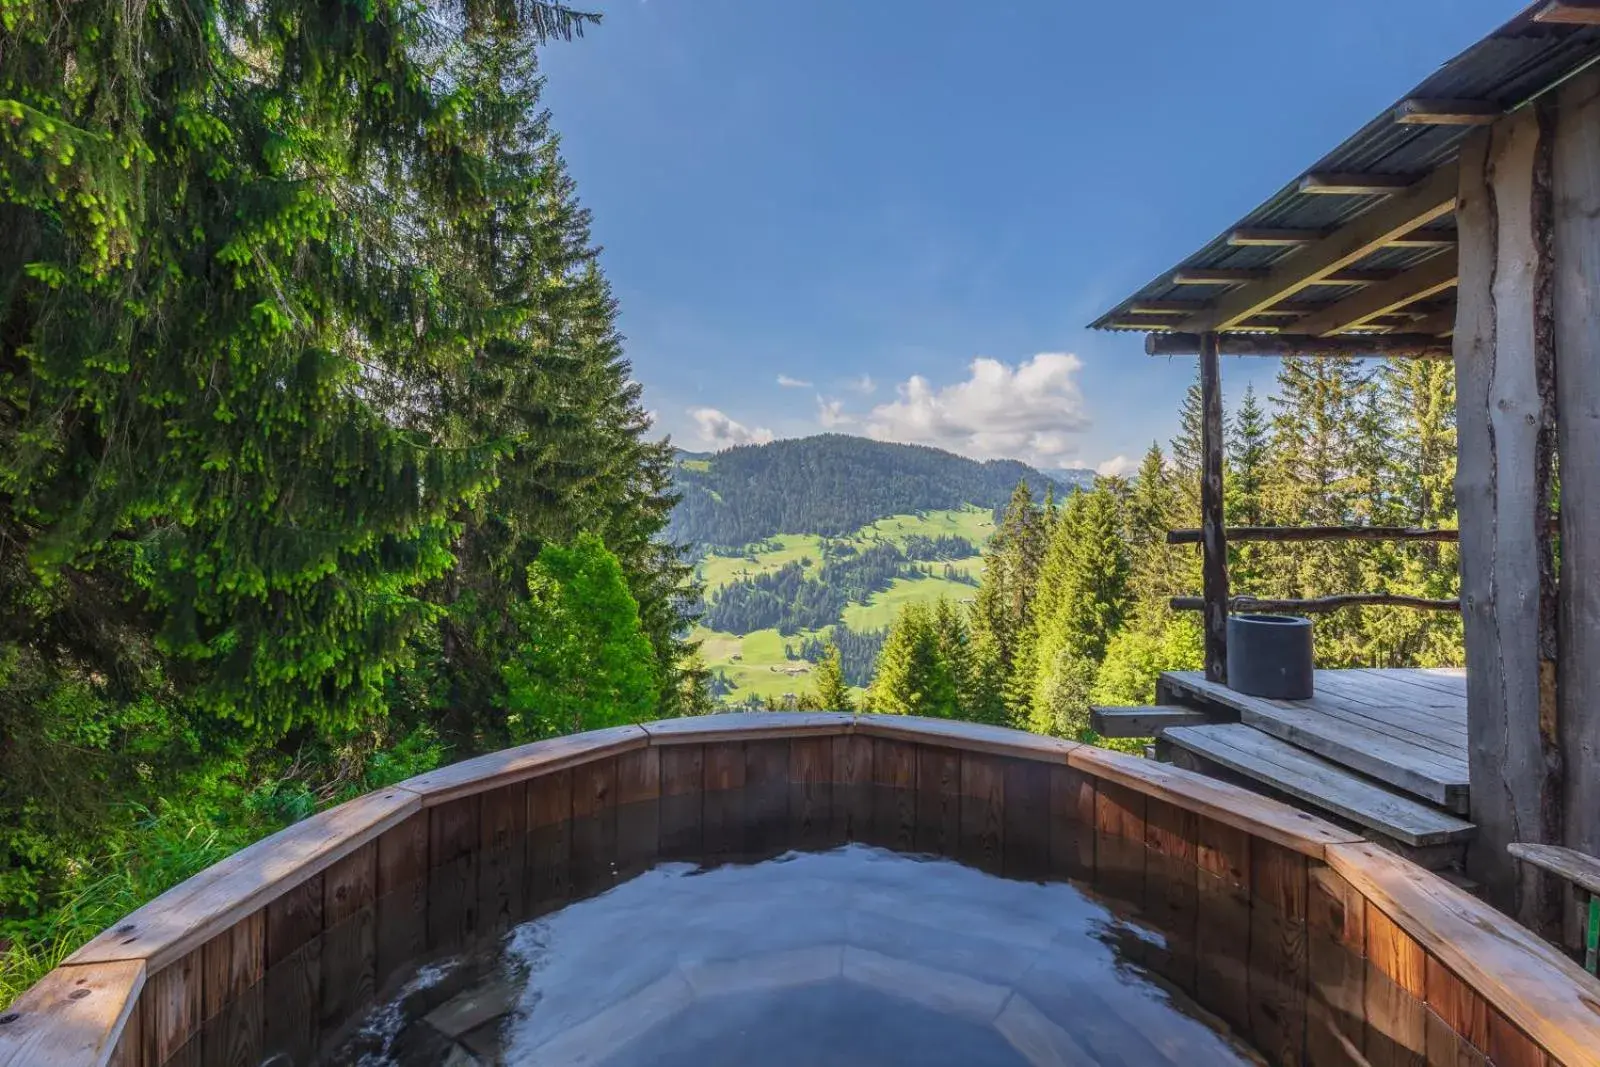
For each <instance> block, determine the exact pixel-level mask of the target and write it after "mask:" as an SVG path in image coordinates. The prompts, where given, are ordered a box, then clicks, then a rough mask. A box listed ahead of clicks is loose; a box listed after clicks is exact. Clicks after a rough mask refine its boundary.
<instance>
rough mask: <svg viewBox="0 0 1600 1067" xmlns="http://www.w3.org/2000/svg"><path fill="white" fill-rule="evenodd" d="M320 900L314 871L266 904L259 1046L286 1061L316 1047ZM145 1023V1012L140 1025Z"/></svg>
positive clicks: (319, 885)
mask: <svg viewBox="0 0 1600 1067" xmlns="http://www.w3.org/2000/svg"><path fill="white" fill-rule="evenodd" d="M323 905H324V894H323V887H322V875H320V874H319V875H317V876H316V877H315V878H313V879H311V880H310V881H308V882H305V883H303V884H301V885H298V886H296V887H295V888H293V889H291V890H289V891H288V892H287V893H285V894H283V895H282V896H281V897H279V898H278V899H277V900H274V901H273V902H272V903H270V904H268V905H267V909H266V910H267V931H266V965H267V974H266V979H265V981H264V983H263V987H264V993H265V998H266V1004H265V1008H264V1022H263V1033H262V1047H263V1050H264V1051H265V1053H266V1054H267V1055H269V1056H270V1055H272V1054H274V1053H279V1052H281V1053H283V1054H284V1055H287V1056H289V1057H291V1062H295V1061H298V1060H307V1059H308V1058H309V1057H310V1055H311V1053H312V1051H313V1050H315V1049H316V1047H317V1042H318V1039H319V1034H320V1020H321V1017H322V1012H321V1006H322V909H323ZM149 1024H150V1020H149V1018H148V1016H147V1017H146V1020H145V1026H146V1029H148V1028H149ZM146 1040H147V1041H148V1035H147V1038H146Z"/></svg>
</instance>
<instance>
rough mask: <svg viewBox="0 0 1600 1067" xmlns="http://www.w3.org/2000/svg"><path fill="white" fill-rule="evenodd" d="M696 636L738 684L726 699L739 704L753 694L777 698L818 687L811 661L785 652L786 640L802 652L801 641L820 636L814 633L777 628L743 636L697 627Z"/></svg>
mask: <svg viewBox="0 0 1600 1067" xmlns="http://www.w3.org/2000/svg"><path fill="white" fill-rule="evenodd" d="M692 636H693V637H695V638H697V639H698V640H700V641H701V642H702V644H701V646H700V649H701V654H702V655H704V656H705V660H706V662H707V663H708V664H710V665H711V666H712V667H717V668H720V669H721V670H723V671H724V672H725V673H726V674H727V675H728V677H729V678H731V679H732V680H733V683H734V684H735V685H736V686H738V688H737V689H735V690H734V691H733V692H732V693H731V694H729V695H728V696H727V697H726V698H725V699H726V700H727V701H728V702H729V703H739V702H741V701H743V700H746V699H748V698H749V697H750V696H751V694H754V695H756V696H758V697H762V698H766V697H775V698H776V697H782V696H783V695H784V694H785V693H795V694H799V693H802V692H804V691H805V690H807V689H811V688H814V685H813V683H812V670H813V668H812V666H811V664H809V663H807V662H806V661H805V660H791V659H788V658H787V657H785V656H784V654H783V646H784V644H785V643H786V642H787V643H788V644H790V645H793V646H794V648H795V651H796V652H798V651H799V650H800V642H801V641H803V640H804V639H805V638H807V637H814V636H817V635H816V634H814V633H810V632H807V633H802V634H796V635H795V636H794V637H784V636H783V635H782V634H780V633H778V631H777V630H756V631H755V632H753V633H748V634H745V635H744V636H743V637H740V636H738V635H736V634H729V633H719V632H717V631H715V630H707V629H705V628H704V627H702V626H697V627H695V629H694V633H693V635H692ZM736 657H737V658H736ZM790 671H794V672H796V673H793V674H790V673H788V672H790Z"/></svg>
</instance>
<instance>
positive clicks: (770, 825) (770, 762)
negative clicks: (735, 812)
mask: <svg viewBox="0 0 1600 1067" xmlns="http://www.w3.org/2000/svg"><path fill="white" fill-rule="evenodd" d="M790 744H791V742H790V741H789V740H788V739H785V738H778V739H765V738H763V739H759V740H755V741H747V742H745V746H744V779H745V798H744V831H745V845H744V847H745V850H746V851H747V852H751V853H755V854H757V855H766V854H768V853H772V852H776V851H779V850H781V849H783V848H784V847H785V846H786V839H787V838H788V836H789V745H790Z"/></svg>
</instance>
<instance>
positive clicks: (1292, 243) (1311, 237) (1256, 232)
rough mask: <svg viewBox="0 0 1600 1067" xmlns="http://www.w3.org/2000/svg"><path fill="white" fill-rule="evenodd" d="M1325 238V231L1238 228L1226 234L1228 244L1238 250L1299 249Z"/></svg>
mask: <svg viewBox="0 0 1600 1067" xmlns="http://www.w3.org/2000/svg"><path fill="white" fill-rule="evenodd" d="M1327 236H1328V231H1327V230H1297V229H1286V228H1284V227H1272V226H1239V227H1237V228H1235V229H1233V230H1232V231H1230V232H1229V233H1228V243H1229V244H1230V245H1234V246H1235V247H1238V248H1300V247H1303V246H1305V245H1309V244H1315V243H1317V242H1318V241H1321V240H1323V239H1324V238H1326V237H1327Z"/></svg>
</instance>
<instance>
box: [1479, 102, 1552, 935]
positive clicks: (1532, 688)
mask: <svg viewBox="0 0 1600 1067" xmlns="http://www.w3.org/2000/svg"><path fill="white" fill-rule="evenodd" d="M1549 125H1550V120H1549V116H1548V114H1547V112H1546V111H1544V110H1542V109H1540V108H1536V107H1528V108H1523V109H1522V110H1520V111H1518V112H1516V113H1515V114H1513V115H1510V116H1508V117H1506V118H1505V119H1503V120H1501V121H1499V122H1497V123H1495V124H1494V125H1493V126H1492V127H1489V128H1487V129H1485V130H1482V131H1479V132H1476V133H1474V134H1473V135H1472V136H1471V137H1470V138H1469V139H1468V140H1467V141H1466V142H1464V143H1463V145H1462V149H1461V163H1460V181H1461V185H1460V199H1459V203H1458V206H1457V209H1456V226H1457V229H1458V231H1459V234H1460V249H1461V251H1460V266H1461V273H1460V283H1459V287H1458V296H1457V304H1456V328H1455V335H1454V347H1455V365H1456V382H1457V392H1456V411H1457V433H1458V441H1459V456H1458V462H1457V468H1456V499H1457V505H1458V508H1459V510H1460V517H1461V523H1460V525H1461V599H1462V618H1463V623H1464V626H1465V631H1466V654H1467V665H1468V671H1467V724H1468V726H1467V728H1468V743H1469V757H1468V766H1469V769H1470V775H1471V782H1472V785H1471V805H1472V821H1473V822H1474V823H1476V824H1477V826H1478V835H1477V837H1476V838H1475V839H1474V841H1473V844H1472V847H1471V849H1470V850H1469V852H1468V855H1467V869H1468V873H1469V874H1470V875H1471V876H1472V877H1473V878H1475V879H1477V880H1478V881H1479V882H1480V883H1482V885H1483V887H1484V892H1485V895H1486V896H1487V897H1488V899H1489V900H1490V901H1491V902H1492V903H1494V904H1495V905H1496V906H1498V907H1500V908H1502V909H1503V910H1505V911H1507V912H1509V913H1510V914H1512V915H1514V916H1516V917H1517V918H1518V919H1519V920H1520V921H1522V922H1523V923H1524V924H1526V925H1528V926H1531V927H1533V928H1535V929H1539V930H1542V931H1550V930H1551V928H1552V922H1553V920H1555V919H1557V917H1558V910H1559V909H1558V908H1555V907H1552V904H1554V903H1556V902H1554V901H1552V900H1551V899H1550V897H1549V896H1548V895H1547V894H1546V892H1545V888H1544V883H1545V880H1544V879H1543V878H1542V876H1540V875H1539V874H1538V873H1537V871H1535V870H1534V869H1532V868H1529V869H1527V870H1525V871H1519V870H1518V869H1517V865H1516V864H1514V863H1512V862H1509V857H1508V856H1507V854H1506V846H1507V845H1508V844H1510V843H1511V842H1513V841H1532V842H1548V841H1551V840H1559V836H1560V815H1561V789H1560V783H1561V768H1560V761H1559V753H1558V749H1557V747H1556V743H1555V742H1556V737H1555V724H1556V660H1555V643H1556V642H1555V638H1556V635H1555V619H1556V611H1555V597H1556V586H1555V570H1554V552H1553V545H1552V539H1551V536H1550V532H1549V518H1550V511H1551V488H1552V474H1553V452H1554V445H1555V430H1554V416H1555V395H1554V388H1555V383H1554V366H1553V363H1554V360H1553V352H1552V349H1553V344H1552V335H1551V328H1552V324H1551V315H1550V288H1551V286H1550V280H1551V259H1550V250H1551V226H1550V223H1551V200H1550V161H1551V146H1550V141H1551V138H1550V136H1549V132H1550V131H1549Z"/></svg>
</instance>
